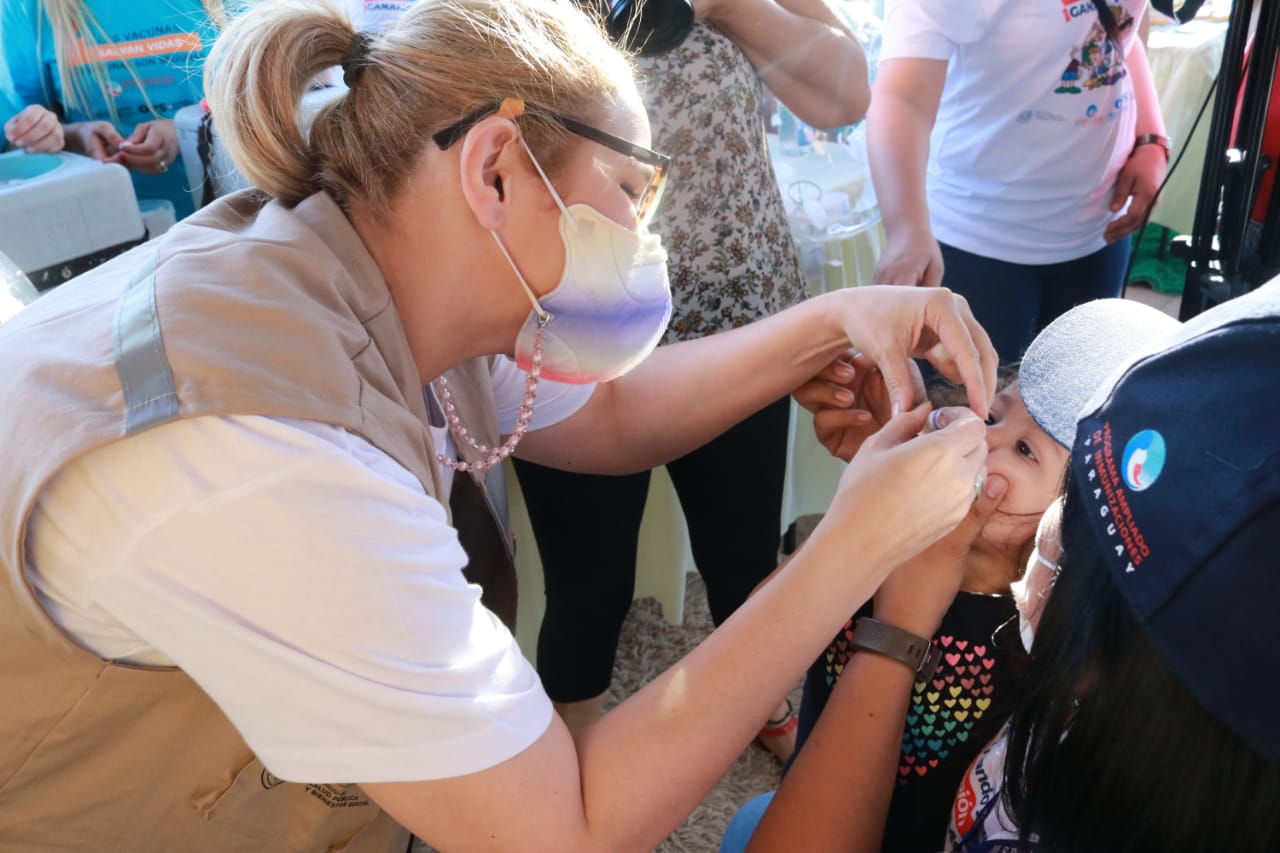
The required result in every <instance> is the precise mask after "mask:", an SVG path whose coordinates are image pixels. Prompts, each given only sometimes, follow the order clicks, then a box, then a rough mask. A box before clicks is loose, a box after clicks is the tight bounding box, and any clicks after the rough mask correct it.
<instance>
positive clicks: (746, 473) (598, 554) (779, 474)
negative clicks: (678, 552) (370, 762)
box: [515, 399, 790, 702]
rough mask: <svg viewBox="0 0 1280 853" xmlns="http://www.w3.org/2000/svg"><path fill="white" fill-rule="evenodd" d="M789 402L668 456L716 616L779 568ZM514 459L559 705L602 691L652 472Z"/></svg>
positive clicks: (544, 649)
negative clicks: (617, 472)
mask: <svg viewBox="0 0 1280 853" xmlns="http://www.w3.org/2000/svg"><path fill="white" fill-rule="evenodd" d="M789 405H790V403H789V400H788V399H782V400H779V401H778V402H776V403H773V404H772V405H770V406H768V407H767V408H765V409H763V410H761V411H759V412H757V413H756V414H754V415H752V416H751V417H749V418H747V419H746V420H745V421H743V422H742V423H740V424H738V425H737V426H735V427H733V428H732V429H730V430H729V431H728V432H726V433H724V434H723V435H721V436H720V437H718V438H716V439H713V440H712V441H711V442H709V443H708V444H706V445H703V446H702V447H700V448H698V449H697V450H695V451H693V452H692V453H690V454H688V455H687V456H683V457H681V458H680V459H677V460H675V461H674V462H671V463H670V464H668V465H667V471H668V473H669V474H670V475H671V482H672V483H673V484H674V485H675V488H676V494H678V495H679V497H680V506H681V508H682V509H683V510H684V517H685V521H686V522H687V523H688V526H689V541H690V546H691V549H692V551H693V558H694V562H695V563H696V564H697V567H698V572H699V573H700V574H701V575H702V577H703V579H704V580H705V581H706V585H707V601H708V604H709V606H710V609H711V618H712V620H713V621H714V622H715V623H716V624H717V625H719V624H720V623H721V622H723V621H724V620H725V619H727V618H729V614H731V613H732V612H733V611H734V610H735V609H737V607H738V605H740V604H742V602H743V601H745V600H746V597H747V594H748V593H750V592H751V590H752V589H753V588H754V587H755V586H756V584H758V583H759V582H760V581H761V580H762V579H764V577H765V576H766V575H768V574H769V572H771V571H773V569H774V566H776V565H777V557H778V530H779V525H780V516H781V513H782V485H783V478H784V476H785V473H786V455H787V423H788V414H789V408H788V407H789ZM515 468H516V474H517V476H518V477H519V480H520V488H521V490H522V491H523V492H524V497H525V503H526V504H527V506H528V508H529V520H530V521H531V522H532V524H533V531H534V537H535V538H536V539H537V544H538V553H539V554H540V555H541V557H542V571H543V576H544V578H545V579H546V588H547V608H546V614H545V615H544V616H543V618H542V628H541V630H540V631H539V632H538V673H539V674H540V675H541V676H542V682H543V685H544V687H545V688H546V691H547V694H548V695H549V696H550V697H551V698H552V699H553V700H554V701H556V702H576V701H579V700H582V699H590V698H592V697H594V696H599V695H600V694H601V693H604V692H605V691H606V690H608V689H609V681H610V679H611V677H612V674H613V658H614V653H615V652H616V650H617V647H618V635H619V632H620V631H621V629H622V622H623V620H624V619H625V618H626V615H627V611H628V610H629V609H630V608H631V598H632V595H633V592H634V589H635V579H636V542H637V539H638V536H639V531H640V518H641V516H642V515H643V513H644V504H645V498H646V497H647V495H648V493H649V472H648V471H645V472H643V473H641V474H631V475H628V476H625V477H604V476H597V475H592V474H570V473H567V472H564V471H558V470H555V469H553V468H545V467H543V466H541V465H535V464H533V463H531V462H523V461H520V460H516V463H515Z"/></svg>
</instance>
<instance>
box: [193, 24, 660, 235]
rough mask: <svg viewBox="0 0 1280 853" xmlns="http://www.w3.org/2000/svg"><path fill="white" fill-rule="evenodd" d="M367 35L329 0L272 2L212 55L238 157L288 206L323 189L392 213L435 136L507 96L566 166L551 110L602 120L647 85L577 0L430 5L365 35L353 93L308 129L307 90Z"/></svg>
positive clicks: (212, 77)
mask: <svg viewBox="0 0 1280 853" xmlns="http://www.w3.org/2000/svg"><path fill="white" fill-rule="evenodd" d="M354 38H355V30H354V29H353V27H352V25H351V23H350V21H349V20H348V19H347V17H346V15H345V14H344V13H343V12H342V11H341V10H339V9H337V8H335V7H334V6H332V5H329V4H328V3H324V2H318V0H313V1H312V2H304V0H271V2H265V3H261V4H259V5H257V6H255V7H253V8H251V9H250V10H248V11H247V12H245V13H244V14H243V15H240V16H237V17H234V18H233V19H232V21H231V23H230V25H229V26H228V27H227V29H226V31H225V32H224V33H223V35H222V36H221V37H220V38H219V40H218V43H217V44H216V45H214V49H213V52H212V53H211V54H210V56H209V62H208V65H207V66H206V71H205V87H206V92H207V95H208V101H209V107H210V109H211V110H212V112H213V117H214V122H215V124H216V125H217V127H218V132H219V134H220V136H221V138H222V140H223V142H224V144H225V145H226V146H227V149H228V151H229V153H230V154H231V157H232V160H233V161H234V162H235V164H236V166H237V168H239V169H240V171H241V172H243V173H244V175H245V176H246V177H247V178H248V179H249V180H250V181H251V182H252V183H254V184H255V185H256V186H257V187H258V188H259V189H261V190H263V191H264V192H266V193H267V194H269V195H271V196H273V197H275V198H277V199H279V200H280V201H281V202H283V203H285V204H287V205H293V204H297V203H298V202H299V201H301V200H302V199H304V198H306V197H307V196H308V195H310V194H311V193H313V192H316V191H318V190H324V191H326V192H328V193H329V194H330V195H332V196H333V197H334V198H335V199H336V200H337V201H338V203H339V204H340V205H342V206H343V208H344V209H350V207H351V206H352V205H353V204H359V205H360V206H362V207H363V208H364V209H365V210H367V211H368V212H370V213H371V214H373V215H375V216H378V215H381V214H383V213H385V212H386V211H387V210H388V209H389V206H390V203H391V199H392V198H393V197H394V195H395V194H396V193H397V192H398V191H399V190H400V189H401V188H402V187H403V185H404V183H405V180H406V179H407V176H408V174H409V172H410V171H411V170H412V169H413V168H414V167H415V165H416V163H417V162H418V160H419V158H420V157H421V156H422V154H423V152H424V150H425V148H426V146H427V145H428V144H430V138H431V134H433V133H434V132H436V131H438V130H440V129H442V128H444V127H446V126H448V125H450V124H453V123H454V122H456V121H458V120H459V119H461V118H462V117H463V116H465V115H468V114H469V113H471V112H473V111H475V110H477V109H480V108H482V107H484V106H486V105H494V106H496V104H497V103H498V102H500V101H501V100H502V99H503V98H506V97H516V98H521V99H523V100H524V101H525V102H526V104H528V105H530V106H531V107H532V109H530V110H529V111H528V112H526V114H525V115H524V116H523V117H521V118H520V120H519V121H520V126H521V128H522V133H523V134H524V136H525V139H526V141H527V142H528V144H529V145H530V146H531V147H532V148H533V149H534V150H535V151H536V152H537V153H538V155H539V159H540V161H541V162H543V163H544V165H546V166H547V168H549V169H553V170H554V169H555V167H556V164H557V163H558V162H559V161H560V159H561V155H562V153H563V150H564V148H565V144H566V140H567V135H566V134H565V132H564V130H563V128H561V127H560V126H559V125H558V124H557V123H556V122H554V121H553V120H551V119H550V118H548V117H547V116H546V112H547V111H551V112H556V113H560V114H562V115H568V116H572V117H575V118H578V119H579V120H582V121H587V122H591V121H598V120H599V118H600V116H601V115H602V113H603V112H604V110H605V109H606V108H607V107H608V106H611V105H612V104H613V103H615V102H616V101H617V99H618V98H619V97H620V96H621V94H622V93H623V92H629V91H630V92H633V91H634V84H633V78H632V69H631V66H630V62H629V60H628V59H626V58H625V57H624V56H623V55H622V54H621V53H619V52H618V51H617V50H616V49H615V48H614V47H613V45H612V44H611V43H610V42H609V40H608V38H607V37H606V36H605V35H604V33H603V32H602V30H601V29H600V27H599V26H598V24H597V23H596V22H595V21H593V20H592V19H590V18H588V17H587V16H586V15H585V14H584V13H583V12H582V11H581V10H580V9H579V7H578V5H577V3H575V2H570V0H420V2H418V3H416V4H414V5H412V6H410V7H409V9H408V10H407V11H406V12H404V14H402V15H401V16H400V17H399V18H398V19H397V20H395V21H394V22H393V23H392V24H391V25H390V26H389V27H387V28H386V29H385V30H383V31H382V32H381V33H379V34H377V35H366V36H362V38H366V39H367V40H368V43H367V45H361V46H360V47H361V48H362V50H361V51H360V54H361V57H362V58H361V60H360V63H359V64H360V66H361V67H360V69H359V73H358V74H353V75H351V79H352V85H351V89H350V91H349V92H347V93H346V94H344V95H342V96H341V97H338V98H337V99H336V100H334V101H332V102H331V103H329V104H327V105H326V106H325V107H323V108H321V109H320V111H319V112H318V113H317V114H316V117H315V119H314V121H313V122H312V124H311V130H310V134H309V138H308V136H306V135H304V133H303V132H302V131H301V130H300V129H299V125H298V111H299V106H300V103H301V100H302V96H303V95H304V94H305V93H306V91H307V89H308V87H309V85H311V83H312V81H313V80H314V79H315V78H316V76H317V75H319V74H320V73H321V72H322V71H324V70H326V69H328V68H331V67H333V66H336V65H339V64H340V63H341V62H342V59H343V56H344V54H346V52H347V50H348V48H349V47H351V46H352V41H353V39H354ZM538 107H541V108H542V111H541V112H540V111H539V110H538V109H537V108H538ZM543 158H545V159H543Z"/></svg>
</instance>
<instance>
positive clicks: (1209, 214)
mask: <svg viewBox="0 0 1280 853" xmlns="http://www.w3.org/2000/svg"><path fill="white" fill-rule="evenodd" d="M1252 11H1253V9H1252V4H1251V3H1250V2H1249V0H1235V3H1234V4H1233V6H1232V9H1231V21H1230V23H1229V25H1228V28H1227V43H1226V47H1225V49H1224V51H1223V54H1222V67H1221V68H1220V70H1219V72H1218V98H1217V102H1216V103H1215V104H1214V107H1213V118H1212V120H1211V124H1210V127H1209V139H1208V145H1207V153H1206V155H1205V161H1204V172H1203V173H1202V176H1201V179H1200V195H1199V198H1198V199H1197V202H1196V217H1195V225H1194V226H1193V229H1192V232H1191V241H1190V244H1189V246H1187V248H1186V250H1185V257H1186V259H1187V278H1186V285H1185V287H1184V289H1183V292H1182V307H1181V311H1180V318H1181V319H1182V320H1188V319H1190V318H1191V317H1194V316H1195V315H1196V314H1199V313H1200V312H1201V311H1203V310H1205V309H1206V308H1211V307H1212V306H1214V305H1216V304H1218V303H1220V302H1225V301H1226V300H1228V299H1230V298H1231V297H1233V296H1239V295H1240V294H1242V293H1244V292H1246V291H1248V290H1252V289H1254V288H1255V287H1257V286H1258V285H1260V284H1263V283H1264V282H1266V281H1268V280H1269V279H1271V278H1273V277H1275V276H1276V275H1277V274H1280V239H1278V238H1280V232H1278V230H1277V229H1278V228H1280V192H1275V193H1273V194H1272V195H1271V198H1270V200H1269V202H1268V203H1267V205H1266V214H1265V216H1264V218H1263V219H1262V221H1261V222H1258V221H1256V220H1254V219H1252V218H1251V212H1252V211H1253V209H1254V206H1255V204H1256V202H1257V198H1258V190H1259V183H1260V181H1261V179H1262V175H1263V172H1264V171H1265V170H1266V169H1270V168H1274V167H1275V165H1276V164H1275V163H1273V162H1272V161H1271V160H1270V159H1269V158H1267V157H1266V156H1265V155H1264V154H1263V153H1262V135H1263V131H1264V130H1265V129H1266V124H1267V116H1268V113H1269V110H1270V108H1271V89H1272V83H1273V81H1274V80H1275V73H1276V59H1277V56H1280V0H1260V3H1259V7H1258V22H1257V30H1256V33H1255V35H1254V39H1253V45H1252V47H1250V48H1249V57H1248V73H1247V75H1246V73H1245V50H1246V47H1248V46H1249V24H1250V15H1251V13H1252ZM1242 81H1243V83H1244V97H1243V99H1241V100H1240V101H1239V105H1240V109H1239V114H1238V117H1237V111H1236V105H1237V98H1238V96H1239V93H1240V88H1241V83H1242ZM1276 106H1277V108H1280V104H1278V105H1276ZM1237 118H1238V124H1237V126H1236V131H1235V134H1234V138H1233V134H1232V125H1233V124H1234V123H1236V120H1237Z"/></svg>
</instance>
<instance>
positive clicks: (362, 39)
mask: <svg viewBox="0 0 1280 853" xmlns="http://www.w3.org/2000/svg"><path fill="white" fill-rule="evenodd" d="M372 44H373V36H371V35H369V34H368V33H365V32H357V33H356V34H355V35H354V36H352V37H351V44H349V45H347V51H346V53H344V54H342V62H341V63H339V64H340V65H342V82H343V83H344V84H346V86H347V88H348V89H350V88H351V87H352V86H354V85H355V84H356V80H358V79H360V72H361V71H363V70H364V69H365V67H366V66H367V65H368V64H369V48H370V47H371V46H372Z"/></svg>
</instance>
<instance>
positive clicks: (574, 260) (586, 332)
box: [489, 139, 671, 385]
mask: <svg viewBox="0 0 1280 853" xmlns="http://www.w3.org/2000/svg"><path fill="white" fill-rule="evenodd" d="M520 144H521V145H524V144H525V143H524V140H523V139H522V140H520ZM525 151H528V152H529V157H530V159H532V160H533V164H534V166H535V167H536V168H537V169H538V174H539V175H541V176H542V180H543V183H545V184H546V185H547V189H548V190H550V192H551V196H552V198H554V199H555V201H556V204H557V205H558V206H559V207H560V236H561V239H562V240H563V241H564V254H565V261H564V273H563V275H561V277H560V283H559V284H558V285H556V287H555V288H554V289H553V290H552V291H551V292H550V293H548V294H547V295H546V296H543V297H542V299H538V298H537V297H536V296H534V294H533V290H532V289H531V288H530V287H529V283H528V282H527V281H525V278H524V275H523V274H521V272H520V269H519V268H518V267H517V266H516V264H515V261H514V260H512V258H511V255H510V254H509V253H508V252H507V249H506V247H505V246H503V245H502V240H501V238H499V237H498V234H497V232H494V231H491V232H489V233H491V234H493V239H494V240H496V241H497V242H498V247H499V248H501V249H502V253H503V255H505V256H506V258H507V262H508V263H510V264H511V268H512V269H513V270H515V274H516V277H517V278H518V279H519V280H520V284H521V285H522V286H523V287H524V290H525V293H526V294H527V295H528V297H529V301H530V302H531V303H532V304H533V311H532V312H531V313H530V315H529V319H528V320H526V321H525V324H524V326H523V328H521V329H520V334H519V335H518V336H517V338H516V346H515V358H516V364H518V365H519V366H520V369H522V370H525V371H528V370H530V369H531V368H532V366H533V353H534V340H535V338H536V333H537V330H538V327H539V326H541V327H542V328H543V334H544V338H545V339H544V343H543V355H542V375H543V376H544V377H546V378H547V379H550V380H552V381H554V382H566V383H572V384H579V385H580V384H586V383H589V382H608V381H609V380H610V379H616V378H618V377H619V376H622V375H623V374H624V373H626V372H627V371H629V370H631V369H632V368H634V367H635V366H636V365H637V364H639V363H640V362H641V361H643V360H644V359H645V358H646V357H647V356H648V355H649V353H651V352H653V350H654V347H656V346H657V345H658V341H659V340H661V338H662V333H663V332H664V331H666V328H667V321H668V320H670V319H671V286H670V284H669V283H668V281H667V253H666V252H665V251H664V250H663V248H662V240H661V238H659V237H658V236H657V235H655V234H643V235H641V234H637V233H636V232H635V231H632V230H631V229H630V228H626V227H624V226H622V225H619V224H618V223H616V222H614V221H613V220H612V219H610V218H609V217H607V216H605V215H604V214H602V213H600V211H598V210H596V209H595V208H593V207H591V206H589V205H586V204H575V205H573V206H571V207H566V206H565V204H564V202H563V201H562V200H561V199H560V195H559V193H557V192H556V190H555V187H553V186H552V185H551V181H549V180H548V179H547V176H546V174H545V173H544V172H543V171H542V167H541V166H540V165H538V161H537V159H536V158H534V156H533V152H532V151H529V148H528V146H527V145H525Z"/></svg>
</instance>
